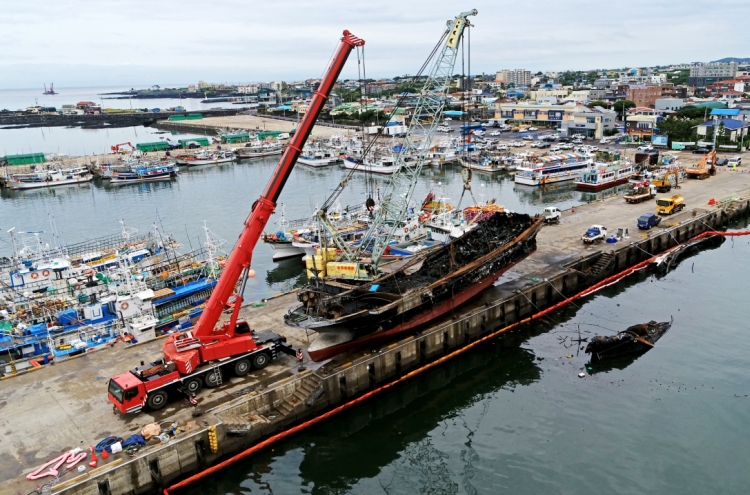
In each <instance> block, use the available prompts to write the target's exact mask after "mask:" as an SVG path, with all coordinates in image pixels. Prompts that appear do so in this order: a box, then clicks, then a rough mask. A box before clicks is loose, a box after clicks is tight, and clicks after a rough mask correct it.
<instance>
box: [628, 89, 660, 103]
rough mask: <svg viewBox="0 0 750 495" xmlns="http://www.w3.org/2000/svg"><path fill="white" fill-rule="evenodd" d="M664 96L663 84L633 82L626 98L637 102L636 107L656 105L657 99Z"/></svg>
mask: <svg viewBox="0 0 750 495" xmlns="http://www.w3.org/2000/svg"><path fill="white" fill-rule="evenodd" d="M661 97H662V88H661V86H646V85H645V84H631V85H630V87H629V88H628V89H627V91H626V92H625V98H626V99H628V100H630V101H632V102H633V103H635V106H636V107H651V108H653V107H654V104H655V103H656V100H657V99H659V98H661Z"/></svg>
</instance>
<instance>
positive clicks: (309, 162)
mask: <svg viewBox="0 0 750 495" xmlns="http://www.w3.org/2000/svg"><path fill="white" fill-rule="evenodd" d="M338 161H339V157H338V152H333V151H331V150H330V149H328V148H327V147H324V146H320V145H319V144H318V143H312V144H308V145H307V146H305V147H304V149H303V150H302V153H301V154H300V156H299V158H298V159H297V163H299V164H300V165H306V166H308V167H314V168H318V167H327V166H329V165H333V164H334V163H336V162H338Z"/></svg>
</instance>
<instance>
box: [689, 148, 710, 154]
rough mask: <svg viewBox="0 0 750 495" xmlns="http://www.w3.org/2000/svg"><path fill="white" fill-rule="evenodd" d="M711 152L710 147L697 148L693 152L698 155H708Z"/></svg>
mask: <svg viewBox="0 0 750 495" xmlns="http://www.w3.org/2000/svg"><path fill="white" fill-rule="evenodd" d="M710 152H711V150H709V149H708V148H695V149H694V150H693V153H694V154H696V155H707V154H708V153H710Z"/></svg>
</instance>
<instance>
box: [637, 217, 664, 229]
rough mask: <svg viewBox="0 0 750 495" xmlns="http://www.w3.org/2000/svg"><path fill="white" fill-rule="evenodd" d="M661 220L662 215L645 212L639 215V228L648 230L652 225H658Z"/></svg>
mask: <svg viewBox="0 0 750 495" xmlns="http://www.w3.org/2000/svg"><path fill="white" fill-rule="evenodd" d="M660 222H661V217H660V216H659V215H656V214H654V213H644V214H643V215H641V216H640V217H638V228H639V229H642V230H648V229H650V228H651V227H656V226H657V225H659V223H660Z"/></svg>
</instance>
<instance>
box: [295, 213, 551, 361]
mask: <svg viewBox="0 0 750 495" xmlns="http://www.w3.org/2000/svg"><path fill="white" fill-rule="evenodd" d="M542 223H543V218H542V217H531V216H529V215H526V214H520V213H495V214H494V215H491V216H489V217H488V218H486V219H485V220H483V221H482V222H480V223H479V224H478V225H477V227H476V228H474V229H473V230H471V231H469V232H468V233H466V234H464V235H463V236H461V237H460V238H458V239H455V240H453V241H451V242H450V243H448V244H446V245H444V246H442V247H440V248H437V249H436V250H431V251H429V252H427V253H426V254H424V255H421V256H415V257H413V258H410V259H409V261H407V262H406V263H405V264H404V265H402V266H400V267H399V268H397V269H395V270H393V271H392V272H390V273H388V274H384V275H382V276H380V277H378V278H376V279H374V280H369V281H356V280H348V279H336V278H314V279H313V280H312V283H311V284H310V285H308V286H307V287H305V288H304V289H302V290H300V292H299V293H298V300H299V301H300V302H301V303H302V304H301V305H300V306H298V307H296V308H294V309H292V310H290V311H289V312H288V313H287V314H286V315H285V317H284V320H285V322H286V323H287V324H289V325H294V326H298V327H302V328H305V329H309V330H314V331H315V332H317V333H318V337H317V339H315V340H314V341H313V342H312V344H311V345H310V347H309V349H308V353H309V355H310V358H311V359H313V360H315V361H322V360H325V359H329V358H331V357H333V356H335V355H337V354H340V353H342V352H345V351H349V350H354V349H358V348H362V347H364V346H366V345H368V344H374V343H375V342H379V341H382V340H383V339H385V338H392V337H394V336H397V335H399V334H402V333H404V332H408V331H411V330H415V329H417V328H419V327H420V326H422V325H424V324H427V323H429V322H431V321H433V320H435V319H436V318H439V317H441V316H443V315H445V314H446V313H449V312H450V311H451V310H452V309H454V308H456V307H457V306H459V305H461V304H463V303H465V302H467V301H469V300H470V299H471V298H472V297H474V296H476V295H477V294H479V293H480V292H481V291H483V290H484V289H486V288H487V287H489V286H491V285H492V284H493V283H494V282H495V281H496V280H497V279H498V278H499V277H500V276H501V275H502V274H503V273H504V272H505V271H507V270H508V269H509V268H511V267H512V266H513V265H515V264H516V263H518V262H520V261H522V260H523V259H524V258H526V257H527V256H528V255H529V254H531V253H532V252H534V251H535V250H536V235H537V233H538V232H539V229H540V228H541V226H542Z"/></svg>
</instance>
